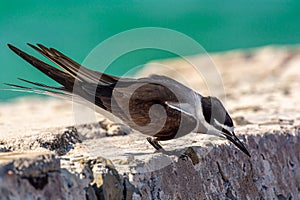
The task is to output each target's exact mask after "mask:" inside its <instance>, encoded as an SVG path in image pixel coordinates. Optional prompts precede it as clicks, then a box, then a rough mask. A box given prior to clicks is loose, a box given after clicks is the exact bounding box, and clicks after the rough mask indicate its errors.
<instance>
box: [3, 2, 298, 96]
mask: <svg viewBox="0 0 300 200" xmlns="http://www.w3.org/2000/svg"><path fill="white" fill-rule="evenodd" d="M299 10H300V1H297V0H287V1H282V0H253V1H244V0H241V1H227V2H226V3H224V2H223V1H217V0H211V1H201V0H198V1H177V0H172V1H169V0H165V1H157V0H151V1H150V0H149V1H148V0H146V1H126V2H125V1H115V0H110V1H92V0H85V1H83V0H82V1H63V2H62V1H58V0H52V1H36V0H27V1H1V3H0V27H1V31H0V67H1V73H0V82H1V83H3V82H9V83H18V81H17V77H23V78H25V79H30V80H33V81H38V82H42V83H46V84H53V81H51V80H49V78H47V77H46V76H45V75H43V74H42V73H40V72H39V71H37V70H36V69H34V68H33V67H29V64H27V63H26V62H25V61H23V60H21V59H20V58H19V57H18V56H16V55H15V54H14V53H12V52H11V51H10V50H9V49H8V48H7V45H6V44H7V43H11V44H13V45H15V46H17V47H19V48H21V49H22V50H25V51H26V52H29V53H33V54H34V55H37V56H38V57H39V58H41V56H39V55H38V54H37V53H36V52H34V51H33V50H32V49H30V48H29V47H28V46H27V45H26V43H27V42H29V43H33V44H35V43H42V44H44V45H46V46H49V47H54V48H56V49H58V50H60V51H62V52H64V53H65V54H67V55H68V56H70V57H71V58H73V59H74V60H76V61H78V62H79V63H81V62H82V61H83V60H84V58H85V57H86V56H87V55H88V54H89V52H90V51H91V50H92V49H93V48H94V47H95V46H97V45H98V44H99V43H101V42H102V41H104V40H106V39H107V38H109V37H111V36H113V35H115V34H118V33H120V32H122V31H126V30H129V29H133V28H139V27H164V28H169V29H173V30H176V31H179V32H181V33H183V34H186V35H188V36H189V37H191V38H193V39H194V40H196V41H197V42H199V43H200V44H201V45H202V46H203V47H204V48H205V50H206V51H208V52H220V51H226V50H231V49H241V48H252V47H259V46H264V45H273V44H275V45H294V44H299V43H300V25H299V24H300V23H299V22H300V12H299ZM145 37H147V36H146V35H145ZM172 42H176V41H172ZM186 52H187V54H189V53H190V52H189V50H188V49H186ZM174 56H176V55H172V54H170V53H168V52H163V51H159V50H141V51H134V52H131V53H129V54H126V55H124V56H122V57H120V58H119V59H117V60H116V61H115V62H113V63H112V64H111V66H110V67H109V68H108V69H107V70H106V72H107V73H111V74H114V75H122V74H124V73H126V72H127V71H128V70H130V69H131V68H133V67H135V66H137V65H143V64H145V63H147V62H149V61H150V60H155V59H163V58H170V57H174ZM0 87H4V86H2V85H1V86H0ZM23 95H26V94H25V93H19V92H10V91H0V101H6V100H10V99H13V98H15V97H18V96H23Z"/></svg>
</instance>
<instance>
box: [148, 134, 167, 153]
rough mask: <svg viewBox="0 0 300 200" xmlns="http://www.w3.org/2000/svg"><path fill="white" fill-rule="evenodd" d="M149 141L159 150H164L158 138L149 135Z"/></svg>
mask: <svg viewBox="0 0 300 200" xmlns="http://www.w3.org/2000/svg"><path fill="white" fill-rule="evenodd" d="M147 141H148V142H149V143H150V144H151V145H152V146H153V147H154V148H155V149H156V150H158V151H160V150H164V148H163V147H162V146H161V145H160V144H159V143H158V141H157V140H156V139H153V138H151V137H147Z"/></svg>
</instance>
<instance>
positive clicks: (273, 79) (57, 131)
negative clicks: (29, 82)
mask: <svg viewBox="0 0 300 200" xmlns="http://www.w3.org/2000/svg"><path fill="white" fill-rule="evenodd" d="M189 59H192V63H198V64H199V65H201V66H205V67H206V68H205V69H203V71H205V70H208V71H207V74H209V69H207V68H209V67H216V68H215V69H217V71H218V73H219V74H220V77H222V82H223V85H222V87H224V91H225V93H224V92H222V91H221V90H219V85H217V84H211V83H210V82H209V81H205V80H197V77H198V78H199V76H197V74H196V73H191V71H189V70H188V69H190V66H189V64H188V62H186V61H183V60H179V59H174V60H167V61H157V62H153V63H150V64H149V65H148V66H146V67H145V68H144V70H143V71H142V72H140V74H139V76H144V75H149V74H150V73H159V74H166V75H169V76H171V77H174V78H176V79H179V80H183V82H186V80H189V85H190V86H192V87H194V88H195V89H197V87H198V86H201V87H200V88H202V89H203V91H202V90H201V91H202V93H204V94H206V95H210V94H211V93H212V92H211V91H212V90H213V91H214V92H213V94H214V95H218V96H219V97H221V98H223V101H224V102H225V103H226V107H228V108H229V111H230V113H231V115H232V116H233V117H234V120H235V124H236V133H237V135H238V137H239V138H241V139H243V140H244V141H245V143H246V146H247V147H248V149H249V151H250V154H251V158H249V157H247V156H245V155H244V154H243V153H242V152H240V151H239V150H238V149H236V148H235V147H234V146H233V145H231V144H229V143H227V142H226V141H224V140H220V139H219V138H215V137H210V136H206V135H199V134H198V135H197V134H193V133H192V134H190V135H188V136H185V137H182V138H180V139H177V140H173V141H166V142H162V143H163V146H164V147H165V148H166V149H167V150H168V151H169V152H170V154H171V155H164V154H161V153H157V152H154V150H153V148H152V147H151V146H150V145H149V144H148V143H147V141H146V139H145V138H146V136H144V135H142V134H139V133H136V132H134V131H132V130H130V129H129V128H128V127H126V126H124V125H122V124H119V123H115V122H112V121H109V120H106V119H103V117H102V116H96V118H95V119H97V120H94V121H90V122H88V123H87V122H85V123H84V124H79V123H78V121H76V119H75V118H76V116H75V117H74V115H76V112H75V111H74V110H73V109H72V104H71V103H69V102H64V101H60V100H56V99H28V98H25V99H22V100H18V101H16V102H11V103H2V104H0V131H1V132H0V151H1V152H2V153H1V154H0V180H1V181H0V194H1V195H0V199H280V200H281V199H300V154H299V152H300V112H299V111H300V107H299V106H298V104H299V101H300V94H299V92H298V90H299V88H300V82H299V80H300V70H299V64H300V49H299V48H291V47H289V48H283V47H280V48H279V47H276V48H274V47H265V48H260V49H253V50H248V51H232V52H227V53H220V54H214V55H212V56H211V59H212V60H213V62H211V60H210V58H209V57H207V56H204V55H200V56H193V57H191V58H189ZM158 63H159V64H158ZM211 63H214V65H213V66H212V65H211ZM205 64H206V65H205ZM162 65H164V66H165V65H168V66H169V69H168V70H166V69H165V68H163V67H161V66H162ZM174 71H175V72H176V73H174ZM193 75H195V77H193ZM205 83H206V84H205ZM198 88H199V87H198ZM225 97H226V98H225ZM225 100H226V101H225ZM45 105H46V106H45ZM74 113H75V114H74ZM85 119H86V118H85ZM184 153H185V154H186V155H188V156H187V157H182V156H181V155H182V154H184Z"/></svg>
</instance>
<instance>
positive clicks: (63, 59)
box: [6, 44, 118, 110]
mask: <svg viewBox="0 0 300 200" xmlns="http://www.w3.org/2000/svg"><path fill="white" fill-rule="evenodd" d="M28 45H29V46H31V47H32V48H34V49H35V50H36V51H38V52H39V53H41V54H42V55H44V56H45V57H47V58H48V59H49V60H51V61H52V62H53V63H55V64H57V65H58V66H59V67H61V68H62V69H63V70H64V71H62V70H60V69H57V68H55V67H53V66H51V65H49V64H47V63H45V62H43V61H41V60H39V59H37V58H36V57H34V56H31V55H29V54H27V53H25V52H23V51H22V50H20V49H18V48H17V47H14V46H12V45H10V44H8V47H9V48H10V49H11V50H12V51H14V52H15V53H16V54H17V55H19V56H20V57H21V58H23V59H24V60H25V61H27V62H28V63H30V64H31V65H33V66H34V67H35V68H37V69H38V70H40V71H41V72H43V73H44V74H46V75H47V76H49V77H50V78H52V79H53V80H55V81H56V82H57V83H59V84H61V85H62V87H54V86H48V85H45V84H42V83H38V82H33V81H29V80H25V79H22V78H19V80H21V81H23V82H27V83H29V84H31V85H33V86H32V87H25V86H19V85H15V84H6V85H8V86H10V87H13V88H15V89H14V90H15V91H16V90H17V91H20V90H21V91H25V92H35V93H38V94H47V95H51V96H58V97H61V98H65V99H66V98H67V99H72V100H74V98H76V99H79V100H76V102H79V103H82V102H90V103H92V104H96V105H97V106H99V107H101V108H103V109H105V110H109V109H110V108H109V107H108V106H107V105H104V103H103V100H102V98H106V97H107V96H108V95H109V94H111V92H112V89H113V87H114V85H115V84H116V82H117V81H118V77H114V76H109V75H106V74H102V73H100V72H94V71H92V70H89V69H87V68H84V67H82V66H81V65H80V64H78V63H76V62H75V61H73V60H72V59H70V58H68V57H67V56H65V55H63V54H62V53H60V52H59V51H57V50H55V49H53V48H50V49H49V48H47V47H45V46H43V45H41V44H38V46H34V45H31V44H28ZM98 75H101V77H98ZM98 78H100V81H99V80H98ZM96 90H97V91H99V93H98V95H96V96H95V91H96ZM106 101H107V100H106Z"/></svg>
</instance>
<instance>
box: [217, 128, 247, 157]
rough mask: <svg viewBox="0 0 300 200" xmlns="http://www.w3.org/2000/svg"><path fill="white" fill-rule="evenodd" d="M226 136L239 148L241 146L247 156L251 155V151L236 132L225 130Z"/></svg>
mask: <svg viewBox="0 0 300 200" xmlns="http://www.w3.org/2000/svg"><path fill="white" fill-rule="evenodd" d="M223 133H224V135H225V137H226V138H227V139H228V140H229V141H230V142H232V143H233V144H234V145H235V146H236V147H237V148H239V149H240V150H241V151H242V152H244V153H245V154H246V155H247V156H249V157H251V155H250V153H249V151H248V150H247V148H246V147H245V145H244V144H243V143H242V142H241V141H240V140H239V139H238V138H237V137H236V136H235V134H234V133H230V132H229V131H227V130H226V131H224V132H223Z"/></svg>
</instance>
